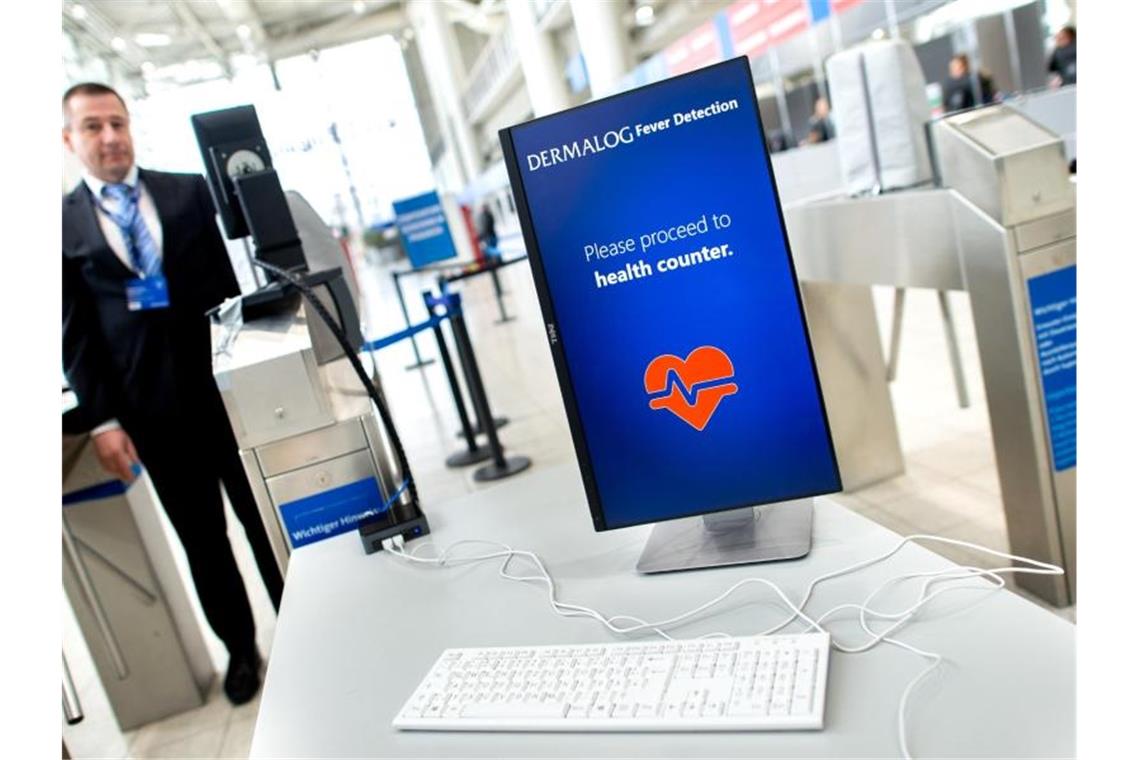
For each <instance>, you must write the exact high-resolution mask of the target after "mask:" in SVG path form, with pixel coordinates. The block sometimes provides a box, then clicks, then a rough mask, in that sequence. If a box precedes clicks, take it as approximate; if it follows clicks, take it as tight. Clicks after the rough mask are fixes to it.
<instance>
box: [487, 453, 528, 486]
mask: <svg viewBox="0 0 1140 760" xmlns="http://www.w3.org/2000/svg"><path fill="white" fill-rule="evenodd" d="M506 465H507V466H506V467H499V466H498V465H497V464H495V463H494V462H492V463H491V464H485V465H483V466H482V467H480V468H479V469H478V470H476V471H475V480H476V481H478V482H480V483H486V482H488V481H491V480H500V479H502V478H509V477H510V476H512V475H517V474H519V473H520V472H522V471H523V470H525V469H526V468H528V467H530V457H507V458H506Z"/></svg>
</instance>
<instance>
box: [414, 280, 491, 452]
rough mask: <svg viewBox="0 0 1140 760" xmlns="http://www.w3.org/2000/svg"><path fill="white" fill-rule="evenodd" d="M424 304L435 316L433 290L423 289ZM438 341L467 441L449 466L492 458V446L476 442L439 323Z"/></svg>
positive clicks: (435, 330) (436, 337)
mask: <svg viewBox="0 0 1140 760" xmlns="http://www.w3.org/2000/svg"><path fill="white" fill-rule="evenodd" d="M423 299H424V306H426V307H427V310H428V314H429V315H431V316H433V317H434V316H435V308H434V307H433V306H432V304H431V291H430V290H425V291H423ZM431 329H432V332H433V333H435V340H436V343H437V344H438V345H439V361H440V363H441V364H442V365H443V371H444V373H445V374H446V375H447V384H448V387H450V388H451V397H452V398H453V399H455V411H456V413H457V414H458V415H459V424H460V426H461V428H462V429H461V430H460V434H461V435H462V436H463V439H464V441H466V443H467V448H466V450H464V451H457V452H455V453H454V454H452V455H451V456H449V457H448V458H447V460H446V464H447V466H448V467H465V466H466V465H469V464H475V463H477V462H483V461H486V460H488V459H490V458H491V447H490V446H487V445H483V446H479V445H478V444H476V443H475V431H474V430H473V429H472V427H471V418H470V417H468V416H467V404H465V403H463V393H462V391H460V389H459V379H458V378H457V377H456V376H455V365H454V364H452V363H451V352H450V351H449V350H448V349H447V341H446V340H445V339H444V337H443V330H442V329H441V328H440V326H439V325H438V324H435V325H432V328H431Z"/></svg>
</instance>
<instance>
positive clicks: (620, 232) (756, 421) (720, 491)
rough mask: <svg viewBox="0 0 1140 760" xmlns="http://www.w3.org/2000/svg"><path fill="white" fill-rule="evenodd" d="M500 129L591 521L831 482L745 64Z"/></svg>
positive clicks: (665, 512) (670, 514)
mask: <svg viewBox="0 0 1140 760" xmlns="http://www.w3.org/2000/svg"><path fill="white" fill-rule="evenodd" d="M508 135H509V139H510V141H511V146H512V147H513V152H514V155H515V162H516V166H517V174H516V176H517V177H518V178H521V189H522V190H523V193H524V195H525V201H526V207H527V208H528V210H529V219H530V226H531V231H532V235H533V238H532V240H533V242H535V243H537V250H534V249H532V250H531V251H530V254H531V256H532V257H539V258H540V259H541V262H540V263H541V270H542V272H543V273H544V274H545V289H546V291H547V293H548V297H549V303H550V305H551V307H552V309H553V314H554V317H555V322H556V326H555V327H556V334H557V342H555V343H554V347H555V349H556V350H557V349H558V347H559V344H560V345H561V350H562V351H563V352H564V357H565V363H566V367H567V370H568V374H569V380H570V383H569V384H570V387H569V388H565V387H564V388H563V392H564V393H569V394H572V395H573V397H574V399H575V401H576V406H577V410H578V415H579V419H578V422H579V424H580V431H581V441H582V442H584V444H585V449H586V458H587V459H588V462H589V466H590V468H591V469H592V471H593V479H594V482H595V483H596V486H597V492H596V494H595V497H596V498H595V505H594V508H595V512H597V510H599V509H600V511H601V513H602V515H603V517H604V524H600V523H598V522H597V521H596V524H598V527H603V528H617V527H623V526H628V525H636V524H640V523H646V522H657V521H660V520H668V519H672V518H677V517H684V516H689V515H694V514H700V513H705V512H712V511H716V510H720V509H730V508H735V507H742V506H747V505H751V504H763V503H770V502H774V501H782V500H786V499H792V498H798V497H803V496H810V495H815V494H820V493H829V492H833V491H836V490H839V488H840V483H839V476H838V471H837V467H836V463H835V456H834V451H833V449H832V445H831V438H830V434H829V432H828V427H827V420H826V415H825V412H824V409H823V406H822V400H821V396H820V391H819V386H818V380H817V377H816V374H815V367H814V364H813V361H812V356H811V349H810V346H809V343H808V339H807V335H806V333H805V328H804V321H803V314H802V307H801V305H800V302H799V296H798V291H797V284H796V280H795V273H794V271H793V270H792V265H791V258H790V256H789V252H788V250H787V247H786V244H785V240H784V235H783V231H782V227H781V217H780V210H779V207H778V202H777V199H776V196H775V192H774V189H773V181H772V178H771V176H770V173H769V167H768V160H767V155H766V150H765V146H764V141H763V133H762V130H761V127H760V123H759V118H758V116H757V113H756V107H755V103H754V100H753V91H752V77H751V72H750V70H749V67H748V63H747V61H746V60H744V59H735V60H732V61H728V62H725V63H722V64H719V65H716V66H712V67H709V68H707V69H702V70H699V71H696V72H693V73H691V74H688V75H685V76H682V77H678V78H675V79H672V80H668V81H666V82H662V83H658V84H655V85H651V86H649V87H645V88H642V89H638V90H634V91H631V92H628V93H625V94H623V95H620V96H617V97H614V98H609V99H605V100H601V101H598V102H595V103H591V104H588V105H585V106H582V107H579V108H575V109H573V110H570V111H567V112H564V113H561V114H557V115H554V116H550V117H546V118H543V119H539V120H536V121H533V122H528V123H526V124H522V125H519V126H517V127H513V128H512V129H511V130H509V132H508ZM536 272H537V270H536ZM539 279H540V290H541V289H542V288H541V286H542V282H541V279H542V278H541V276H540V277H539ZM570 413H571V415H572V416H573V412H572V411H571V412H570ZM572 421H573V419H572Z"/></svg>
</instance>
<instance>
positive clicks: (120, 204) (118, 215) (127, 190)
mask: <svg viewBox="0 0 1140 760" xmlns="http://www.w3.org/2000/svg"><path fill="white" fill-rule="evenodd" d="M103 197H105V198H108V199H110V200H113V201H114V202H115V207H114V209H109V208H107V207H106V206H104V205H103V204H99V207H100V208H101V209H102V210H103V212H104V213H105V214H107V216H109V217H111V221H113V222H114V223H115V224H116V225H118V227H119V231H120V232H122V233H123V241H124V242H125V243H126V244H127V251H128V253H129V254H130V257H131V265H132V266H133V267H134V268H135V270H136V271H138V272H139V274H141V275H142V276H143V277H153V276H154V275H157V274H160V273H161V272H162V254H161V252H160V251H159V250H158V246H157V245H155V242H154V237H153V236H152V235H151V234H150V229H149V228H148V227H147V226H146V220H145V219H143V215H142V212H140V211H139V191H138V187H133V188H132V187H131V186H130V185H127V184H117V185H104V186H103Z"/></svg>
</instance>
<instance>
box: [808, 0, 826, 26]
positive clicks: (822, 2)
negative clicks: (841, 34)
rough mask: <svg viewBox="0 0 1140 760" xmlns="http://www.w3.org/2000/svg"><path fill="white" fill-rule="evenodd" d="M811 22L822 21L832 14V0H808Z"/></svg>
mask: <svg viewBox="0 0 1140 760" xmlns="http://www.w3.org/2000/svg"><path fill="white" fill-rule="evenodd" d="M808 10H809V11H811V22H812V23H813V24H814V23H815V22H816V21H822V20H823V19H825V18H827V17H828V16H830V15H831V0H808Z"/></svg>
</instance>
